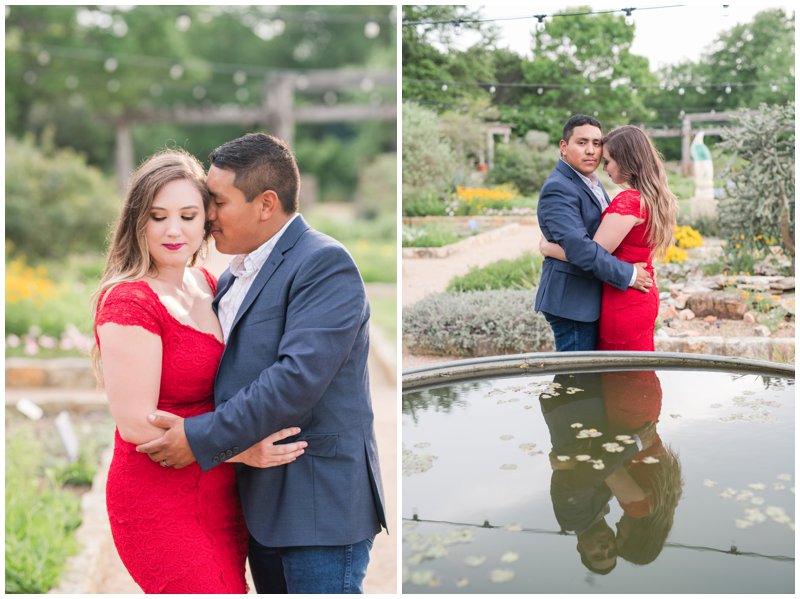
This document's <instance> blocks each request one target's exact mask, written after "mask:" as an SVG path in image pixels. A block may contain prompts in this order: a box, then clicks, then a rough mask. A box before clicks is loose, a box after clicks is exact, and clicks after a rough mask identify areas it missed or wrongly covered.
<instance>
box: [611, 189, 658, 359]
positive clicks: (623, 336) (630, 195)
mask: <svg viewBox="0 0 800 599" xmlns="http://www.w3.org/2000/svg"><path fill="white" fill-rule="evenodd" d="M611 213H615V214H632V215H634V216H637V217H639V218H643V219H645V220H644V222H643V223H641V224H639V225H635V226H634V227H633V228H632V229H631V230H630V231H629V232H628V234H627V235H626V236H625V238H624V239H623V240H622V243H620V244H619V247H617V249H616V250H615V251H614V254H613V255H614V256H615V257H617V258H619V259H620V260H624V261H625V262H629V263H631V264H635V263H636V262H646V263H647V266H646V267H645V269H646V270H647V272H649V273H650V276H653V261H652V253H653V249H652V248H651V247H650V246H649V245H648V243H647V234H646V228H647V211H646V209H645V208H644V207H641V208H640V207H639V192H638V191H636V190H634V189H628V190H625V191H623V192H621V193H619V194H618V195H617V196H616V197H615V198H614V199H613V200H612V202H611V204H610V205H609V206H608V208H607V209H606V211H605V212H604V213H603V218H605V216H606V214H611ZM657 316H658V288H657V287H656V286H655V284H654V285H653V286H652V287H651V288H650V291H648V292H647V293H642V292H640V291H637V290H635V289H630V288H629V289H627V290H626V291H620V290H619V289H617V288H616V287H612V286H611V285H609V284H607V283H603V301H602V304H601V305H600V332H599V335H598V343H597V349H599V350H631V351H655V342H654V339H653V334H654V333H655V328H656V317H657Z"/></svg>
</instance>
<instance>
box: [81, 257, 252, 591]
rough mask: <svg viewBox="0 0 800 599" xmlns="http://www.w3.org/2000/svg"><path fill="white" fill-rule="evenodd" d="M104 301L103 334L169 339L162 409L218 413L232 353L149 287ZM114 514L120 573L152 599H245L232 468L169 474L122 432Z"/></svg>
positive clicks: (243, 533) (129, 286)
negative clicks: (161, 598)
mask: <svg viewBox="0 0 800 599" xmlns="http://www.w3.org/2000/svg"><path fill="white" fill-rule="evenodd" d="M203 272H204V274H205V276H206V279H207V280H208V282H209V285H210V286H211V288H212V290H213V291H216V281H215V280H214V278H213V277H212V276H211V275H210V274H208V273H207V272H205V271H203ZM103 299H104V301H101V304H100V309H99V310H98V313H97V317H96V319H95V321H96V324H95V331H96V327H97V326H99V325H101V324H104V323H107V322H114V323H117V324H121V325H129V326H130V325H133V326H140V327H142V328H144V329H146V330H147V331H150V332H151V333H153V334H156V335H159V336H160V337H161V341H162V346H163V359H162V367H161V388H160V392H159V399H158V409H160V410H165V411H168V412H172V413H173V414H177V415H178V416H182V417H184V418H186V417H189V416H195V415H197V414H203V413H205V412H210V411H213V409H214V378H215V376H216V372H217V366H218V365H219V361H220V359H221V357H222V351H223V349H224V347H225V346H224V344H223V343H222V342H220V341H219V340H218V339H217V338H216V337H214V336H213V335H211V334H208V333H204V332H202V331H199V330H197V329H195V328H192V327H190V326H188V325H185V324H183V323H181V322H180V321H178V320H177V319H175V318H174V317H173V316H172V315H171V314H170V313H169V312H168V311H167V309H166V308H165V307H164V305H163V304H162V303H161V300H160V299H159V298H158V296H157V295H156V293H155V292H154V291H153V290H152V289H151V288H150V286H149V285H148V284H147V283H145V282H144V281H136V282H131V283H121V284H119V285H117V286H116V287H114V288H112V289H111V291H110V292H109V293H107V294H106V296H105V297H104V298H103ZM95 338H96V332H95ZM98 347H99V340H98ZM101 353H102V352H101ZM106 506H107V508H108V517H109V520H110V522H111V533H112V535H113V537H114V544H115V545H116V548H117V551H118V552H119V556H120V558H121V559H122V563H123V564H124V565H125V567H126V568H127V569H128V572H130V574H131V576H132V577H133V579H134V580H135V581H136V583H137V584H138V585H139V586H140V587H142V590H143V591H144V592H145V593H246V592H247V587H246V584H245V559H246V557H247V543H248V533H247V527H246V525H245V522H244V518H243V516H242V510H241V506H240V503H239V495H238V492H237V490H236V473H235V469H234V466H233V465H232V464H220V465H219V466H217V467H216V468H212V469H211V470H209V471H208V472H203V471H202V470H201V469H200V467H199V466H198V465H197V463H196V462H195V463H193V464H191V465H189V466H187V467H185V468H181V469H175V468H164V467H162V466H160V465H159V464H158V463H156V462H153V461H152V460H151V459H150V457H149V456H148V455H147V454H144V453H137V452H136V446H135V445H134V444H132V443H128V442H126V441H124V440H123V439H122V438H121V437H120V435H119V431H116V432H115V435H114V457H113V459H112V462H111V466H110V468H109V472H108V482H107V485H106Z"/></svg>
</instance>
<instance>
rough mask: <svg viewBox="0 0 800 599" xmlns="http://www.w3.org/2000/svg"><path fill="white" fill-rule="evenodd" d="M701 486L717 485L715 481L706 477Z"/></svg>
mask: <svg viewBox="0 0 800 599" xmlns="http://www.w3.org/2000/svg"><path fill="white" fill-rule="evenodd" d="M703 486H704V487H716V486H717V481H715V480H711V479H710V478H707V479H705V480H704V481H703Z"/></svg>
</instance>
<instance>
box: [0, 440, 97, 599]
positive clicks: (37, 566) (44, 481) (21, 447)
mask: <svg viewBox="0 0 800 599" xmlns="http://www.w3.org/2000/svg"><path fill="white" fill-rule="evenodd" d="M42 462H43V452H42V447H41V445H40V444H39V443H38V442H37V441H36V440H35V439H34V438H33V436H32V434H31V432H30V431H29V430H27V429H21V430H19V431H17V432H16V433H15V434H14V436H13V437H11V438H9V439H7V440H6V481H5V482H6V495H5V498H6V545H5V550H6V589H5V590H6V593H46V592H47V591H49V590H50V589H51V588H53V587H54V586H55V585H56V584H57V582H58V578H59V575H60V573H61V569H62V568H63V566H64V562H65V561H66V559H67V557H69V556H70V555H71V554H73V553H74V552H75V550H76V548H77V547H76V541H75V535H74V530H75V529H76V528H78V526H79V525H80V522H81V515H80V501H79V500H78V498H77V497H76V496H75V495H73V494H72V493H70V492H68V491H64V490H62V489H60V488H59V487H58V485H57V484H56V483H55V481H54V480H53V479H52V478H48V477H43V476H42V472H41V470H42Z"/></svg>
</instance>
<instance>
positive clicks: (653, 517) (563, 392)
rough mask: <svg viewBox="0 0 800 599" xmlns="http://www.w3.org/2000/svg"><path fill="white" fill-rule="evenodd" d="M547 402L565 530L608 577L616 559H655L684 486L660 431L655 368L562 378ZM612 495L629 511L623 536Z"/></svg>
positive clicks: (555, 489)
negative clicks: (611, 519) (613, 517)
mask: <svg viewBox="0 0 800 599" xmlns="http://www.w3.org/2000/svg"><path fill="white" fill-rule="evenodd" d="M540 399H541V406H542V412H543V413H544V417H545V421H546V422H547V426H548V428H549V430H550V438H551V441H552V445H553V449H552V451H551V453H550V463H551V465H552V468H553V475H552V478H551V483H550V495H551V498H552V501H553V510H554V512H555V516H556V519H557V520H558V523H559V525H560V526H561V529H562V531H574V532H575V533H576V535H577V537H578V545H577V549H578V553H580V555H581V561H582V562H583V564H584V565H585V566H586V567H587V568H588V569H589V570H591V571H592V572H595V573H598V574H607V573H609V572H611V570H613V569H614V568H615V567H616V565H617V556H620V557H622V558H623V559H625V560H627V561H629V562H631V563H634V564H648V563H650V562H652V561H653V560H654V559H655V558H656V557H657V556H658V554H659V553H661V550H662V548H663V547H664V543H665V541H666V539H667V535H668V534H669V531H670V529H671V528H672V522H673V516H674V514H675V508H676V507H677V505H678V500H679V499H680V496H681V491H682V488H683V481H682V479H681V466H680V462H679V461H678V458H677V456H676V455H675V453H674V452H673V451H672V450H671V449H670V448H669V447H668V446H665V445H664V444H663V443H662V442H661V438H660V437H659V436H658V432H657V430H656V428H657V423H658V417H659V413H660V411H661V385H660V383H659V380H658V377H657V376H656V373H655V372H652V371H635V372H608V373H581V374H575V375H556V376H555V378H554V380H553V386H552V389H550V390H548V391H546V392H545V393H543V394H542V395H541V397H540ZM612 496H613V497H614V498H616V500H617V502H618V503H619V505H620V507H621V508H622V511H623V515H622V518H621V519H620V520H619V522H617V524H616V528H617V532H616V535H615V534H614V531H613V530H612V529H611V527H610V526H609V525H608V524H607V523H606V520H605V517H606V515H607V514H608V512H609V502H610V501H611V498H612Z"/></svg>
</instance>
